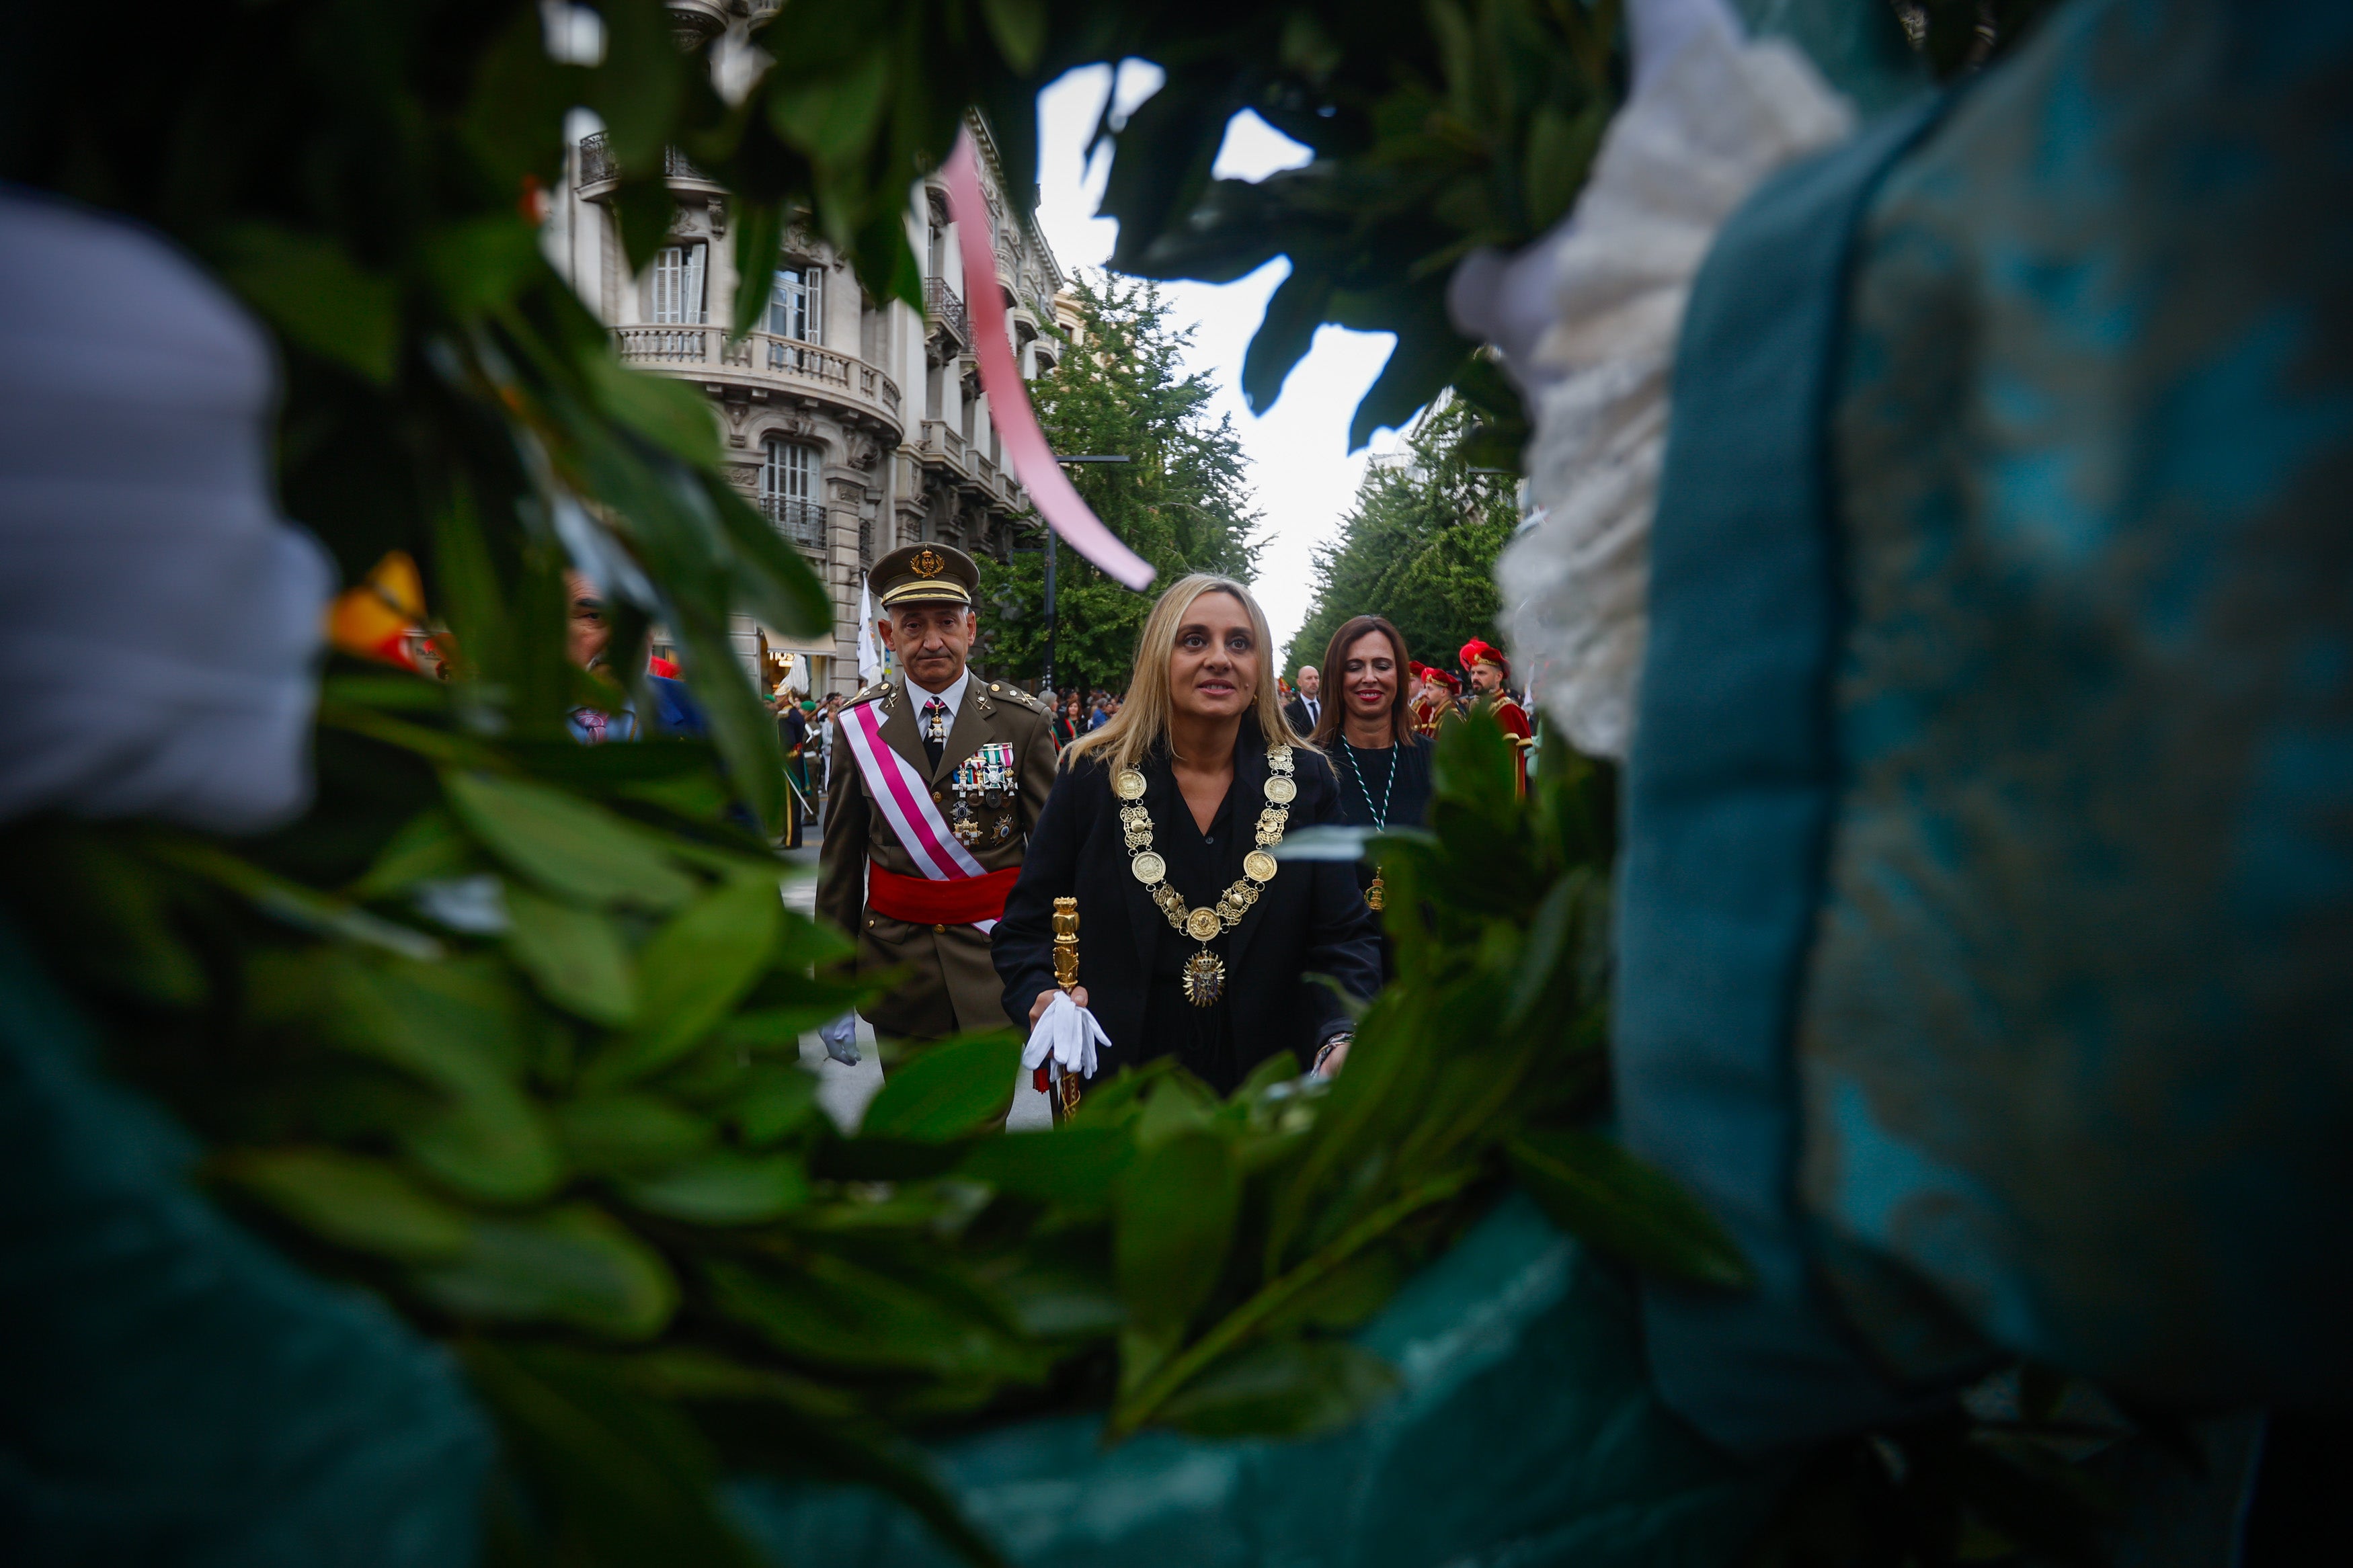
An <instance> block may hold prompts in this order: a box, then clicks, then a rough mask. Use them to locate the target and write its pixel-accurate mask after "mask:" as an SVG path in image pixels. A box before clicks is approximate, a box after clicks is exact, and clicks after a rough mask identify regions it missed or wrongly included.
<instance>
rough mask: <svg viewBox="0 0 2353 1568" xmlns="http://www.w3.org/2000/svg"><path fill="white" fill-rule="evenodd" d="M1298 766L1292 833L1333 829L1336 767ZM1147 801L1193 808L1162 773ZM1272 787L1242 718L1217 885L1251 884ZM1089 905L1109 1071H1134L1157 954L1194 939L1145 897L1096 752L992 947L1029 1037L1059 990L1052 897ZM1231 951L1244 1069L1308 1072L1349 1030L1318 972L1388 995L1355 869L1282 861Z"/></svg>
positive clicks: (1037, 835) (1042, 824)
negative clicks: (1285, 1064)
mask: <svg viewBox="0 0 2353 1568" xmlns="http://www.w3.org/2000/svg"><path fill="white" fill-rule="evenodd" d="M1293 754H1294V755H1295V756H1296V757H1297V758H1298V762H1297V764H1296V777H1297V778H1298V781H1299V795H1298V798H1297V799H1296V800H1295V801H1293V803H1292V807H1291V817H1290V822H1289V826H1288V831H1292V832H1296V831H1298V830H1299V829H1301V828H1303V827H1307V826H1313V825H1314V824H1318V823H1324V822H1331V821H1334V820H1335V819H1336V816H1337V813H1338V808H1339V791H1338V787H1337V784H1336V781H1335V779H1334V777H1333V774H1332V767H1331V764H1330V763H1327V762H1326V761H1325V760H1324V758H1323V756H1322V755H1321V754H1319V753H1317V752H1310V751H1307V750H1304V749H1301V750H1299V751H1297V752H1294V753H1293ZM1145 779H1146V781H1147V786H1148V787H1147V788H1146V790H1145V797H1144V804H1145V805H1146V806H1147V807H1149V808H1150V810H1151V812H1152V815H1153V818H1154V820H1155V822H1166V821H1169V820H1171V814H1172V813H1174V812H1180V811H1183V810H1185V809H1187V808H1186V805H1185V800H1184V796H1183V795H1180V794H1179V793H1178V792H1177V789H1176V775H1175V774H1174V773H1171V772H1170V771H1169V770H1168V767H1167V765H1166V763H1158V764H1156V765H1153V766H1147V767H1146V768H1145ZM1265 784H1266V745H1265V742H1263V741H1261V739H1260V738H1259V731H1258V726H1257V725H1256V724H1255V723H1254V722H1252V721H1250V720H1248V719H1245V720H1244V721H1242V732H1241V736H1240V740H1239V741H1238V742H1237V743H1236V745H1235V748H1234V784H1233V788H1234V795H1233V802H1234V809H1233V824H1234V826H1235V827H1236V828H1237V829H1240V831H1239V832H1237V833H1236V834H1234V835H1233V836H1232V837H1233V838H1236V839H1239V840H1240V842H1239V843H1231V844H1229V846H1228V847H1230V849H1231V854H1230V855H1229V857H1228V859H1229V869H1228V870H1227V872H1226V875H1225V877H1224V879H1222V880H1221V881H1220V884H1219V885H1220V886H1223V885H1225V883H1226V882H1229V881H1231V880H1232V879H1235V878H1239V877H1240V875H1241V859H1242V856H1243V854H1244V853H1245V852H1246V851H1247V850H1248V849H1249V848H1250V847H1254V846H1253V843H1252V839H1251V835H1250V831H1249V827H1250V825H1251V824H1254V823H1256V822H1257V820H1258V814H1259V811H1260V808H1261V806H1262V805H1263V804H1264V801H1263V798H1262V792H1263V790H1264V787H1265ZM1071 894H1076V895H1077V897H1078V900H1079V983H1080V984H1082V985H1084V986H1085V987H1086V988H1087V992H1088V1003H1089V1006H1090V1007H1091V1009H1092V1011H1093V1013H1094V1016H1095V1017H1096V1019H1097V1021H1098V1022H1100V1023H1101V1024H1102V1025H1103V1032H1104V1033H1105V1034H1107V1035H1109V1036H1110V1037H1111V1041H1112V1049H1111V1050H1110V1051H1109V1052H1108V1053H1107V1054H1106V1059H1105V1060H1104V1062H1103V1067H1102V1071H1103V1073H1104V1074H1109V1073H1111V1072H1114V1071H1116V1070H1118V1069H1119V1068H1123V1067H1131V1066H1134V1061H1135V1058H1134V1056H1133V1055H1132V1054H1131V1053H1133V1052H1134V1051H1135V1050H1136V1049H1137V1048H1138V1047H1139V1044H1140V1042H1141V1041H1142V1040H1143V1038H1144V1008H1145V996H1146V994H1147V993H1148V992H1149V990H1150V989H1151V979H1152V967H1153V957H1154V954H1155V952H1156V950H1157V946H1158V944H1159V943H1161V942H1182V943H1184V944H1185V945H1186V946H1187V948H1188V949H1189V948H1190V947H1191V946H1192V945H1193V944H1192V942H1191V940H1190V939H1189V938H1187V937H1186V936H1185V935H1184V934H1183V933H1182V932H1180V931H1176V930H1174V929H1173V928H1171V927H1170V925H1169V924H1168V919H1167V917H1166V915H1164V914H1162V913H1161V912H1160V910H1158V909H1157V908H1155V906H1154V905H1153V902H1152V900H1150V899H1148V898H1146V897H1145V891H1144V885H1143V884H1142V883H1141V882H1138V881H1137V880H1136V879H1135V877H1134V874H1133V873H1132V872H1130V871H1129V869H1128V854H1127V847H1126V842H1125V839H1124V836H1123V835H1122V833H1121V831H1120V826H1119V808H1118V803H1117V802H1116V801H1114V800H1113V798H1112V793H1111V774H1110V772H1109V770H1108V769H1106V768H1105V767H1104V766H1103V763H1102V762H1101V760H1100V757H1099V754H1098V755H1090V756H1086V757H1082V758H1081V759H1080V760H1079V761H1078V762H1077V763H1072V764H1069V765H1066V766H1065V767H1064V768H1063V770H1062V772H1061V773H1060V776H1058V777H1057V778H1056V779H1055V781H1054V789H1053V793H1052V794H1051V795H1049V796H1048V797H1047V799H1046V809H1045V812H1044V814H1043V815H1041V816H1039V819H1038V826H1037V828H1036V829H1035V830H1034V831H1033V832H1032V833H1031V835H1030V837H1029V858H1028V859H1027V860H1026V861H1024V862H1023V864H1022V868H1021V879H1020V881H1018V883H1016V884H1015V885H1014V889H1013V896H1012V897H1011V898H1010V899H1009V900H1007V902H1006V905H1005V918H1004V919H1003V920H1002V921H998V922H997V930H996V932H995V933H994V939H993V942H992V943H991V948H992V956H994V958H995V959H996V961H997V973H999V974H1000V975H1002V976H1004V979H1005V1013H1006V1016H1007V1017H1008V1018H1009V1019H1011V1020H1012V1022H1013V1026H1014V1027H1015V1028H1016V1029H1017V1030H1018V1031H1021V1032H1024V1033H1026V1032H1027V1031H1028V1030H1029V1007H1030V1004H1032V1003H1034V1002H1035V1001H1036V1000H1037V999H1038V993H1039V992H1040V991H1048V990H1051V989H1052V988H1053V984H1054V961H1053V956H1052V955H1053V949H1054V921H1053V914H1054V900H1055V899H1056V898H1057V897H1058V896H1060V897H1068V896H1070V895H1071ZM1214 945H1215V949H1216V951H1218V952H1220V953H1222V954H1224V956H1225V960H1226V977H1227V986H1228V991H1229V1002H1228V1004H1227V1005H1228V1006H1229V1009H1230V1010H1231V1017H1232V1023H1233V1031H1234V1045H1235V1048H1236V1053H1237V1055H1238V1056H1239V1057H1240V1059H1241V1061H1242V1063H1243V1064H1244V1068H1243V1070H1245V1071H1247V1070H1249V1068H1250V1067H1252V1066H1255V1065H1256V1064H1257V1063H1259V1062H1261V1061H1263V1060H1265V1059H1266V1058H1268V1057H1270V1056H1272V1055H1273V1054H1274V1053H1275V1052H1276V1051H1279V1050H1288V1051H1290V1052H1292V1053H1293V1056H1295V1057H1296V1058H1298V1059H1299V1062H1300V1065H1301V1066H1302V1067H1303V1068H1304V1067H1305V1066H1306V1065H1307V1064H1309V1063H1310V1062H1312V1061H1313V1060H1314V1056H1315V1052H1316V1050H1317V1049H1318V1048H1319V1047H1321V1046H1322V1045H1323V1043H1324V1041H1325V1040H1327V1039H1329V1038H1330V1037H1332V1036H1334V1035H1335V1034H1338V1033H1339V1032H1341V1031H1342V1030H1343V1029H1345V1028H1346V1027H1347V1026H1348V1016H1347V1014H1346V1013H1345V1011H1343V1010H1342V1008H1341V1005H1340V1002H1339V999H1338V998H1337V997H1335V996H1334V995H1333V994H1332V993H1331V992H1330V991H1329V990H1327V989H1326V988H1325V987H1324V986H1323V985H1320V984H1315V983H1314V982H1313V981H1309V980H1307V979H1305V978H1303V976H1305V975H1308V974H1328V975H1331V976H1332V977H1333V978H1334V979H1335V980H1337V981H1338V982H1339V983H1340V984H1341V985H1342V986H1343V987H1344V988H1345V989H1346V990H1347V991H1348V992H1349V993H1350V994H1353V995H1356V996H1358V997H1364V998H1369V997H1370V996H1371V995H1372V994H1373V993H1374V992H1376V991H1377V990H1378V989H1379V988H1380V984H1381V960H1380V942H1379V939H1378V935H1377V930H1376V928H1375V926H1374V924H1373V916H1372V911H1370V910H1367V909H1366V908H1365V900H1364V898H1363V896H1362V895H1361V894H1359V893H1358V891H1357V890H1356V868H1355V867H1354V866H1352V865H1349V864H1347V863H1345V862H1344V861H1330V860H1286V861H1284V862H1282V869H1281V870H1280V871H1279V872H1277V873H1276V875H1275V879H1274V880H1273V881H1271V882H1269V883H1268V884H1267V885H1266V890H1265V891H1264V892H1263V893H1262V894H1261V896H1260V898H1259V900H1258V902H1257V903H1256V904H1254V905H1252V906H1251V907H1250V912H1249V913H1248V914H1246V915H1244V916H1243V917H1242V920H1241V923H1240V925H1237V926H1236V927H1235V928H1234V929H1233V930H1232V931H1229V932H1228V933H1227V934H1226V935H1225V936H1224V938H1222V939H1221V940H1220V941H1219V942H1217V943H1215V944H1214Z"/></svg>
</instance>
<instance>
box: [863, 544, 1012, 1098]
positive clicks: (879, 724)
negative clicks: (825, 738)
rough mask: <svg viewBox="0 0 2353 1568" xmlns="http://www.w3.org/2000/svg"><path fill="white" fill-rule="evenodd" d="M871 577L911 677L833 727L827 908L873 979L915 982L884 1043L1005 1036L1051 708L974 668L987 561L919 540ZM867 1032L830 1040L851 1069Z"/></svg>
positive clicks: (883, 686)
mask: <svg viewBox="0 0 2353 1568" xmlns="http://www.w3.org/2000/svg"><path fill="white" fill-rule="evenodd" d="M871 583H872V584H873V586H874V589H875V591H876V592H875V604H876V607H877V609H878V610H879V611H880V615H879V616H878V618H877V619H876V621H875V623H874V629H875V631H876V633H877V635H878V636H880V637H881V638H882V639H883V640H884V641H885V642H886V643H888V644H889V646H890V647H891V649H892V653H893V655H894V656H895V666H896V668H897V671H898V673H897V674H896V675H895V676H894V677H893V678H892V679H890V680H887V681H883V682H881V683H879V684H877V685H874V686H871V687H868V688H867V689H865V690H863V691H860V693H859V694H858V695H857V696H855V697H853V698H851V699H850V700H849V702H847V703H845V704H844V705H843V707H842V709H841V711H840V712H839V714H838V715H836V716H835V718H834V721H833V725H832V728H831V731H830V733H831V737H832V742H833V776H832V778H831V779H830V781H828V787H827V790H826V807H825V847H824V851H823V854H822V855H821V857H820V858H819V863H818V889H817V908H818V913H819V914H821V915H824V916H826V917H827V918H828V919H829V920H831V921H834V923H835V924H837V925H839V926H840V927H841V929H842V930H843V931H848V932H849V933H850V934H851V935H852V936H853V937H854V938H855V939H856V941H857V943H858V957H857V971H858V973H861V974H862V973H874V972H877V971H881V970H886V969H902V970H904V971H905V972H906V977H905V978H904V979H902V981H900V982H899V984H896V985H894V986H893V987H892V990H891V991H890V993H889V994H887V995H885V996H883V997H881V999H879V1000H877V1001H876V1002H874V1003H873V1004H872V1005H870V1006H869V1007H868V1008H867V1009H866V1018H867V1021H868V1022H870V1023H871V1024H872V1025H873V1026H874V1028H875V1030H876V1032H877V1033H879V1034H884V1035H892V1036H898V1037H904V1038H908V1039H916V1040H934V1039H939V1038H942V1037H945V1036H948V1035H953V1034H957V1033H960V1032H962V1031H965V1030H968V1029H1001V1028H1003V1027H1004V1026H1005V1009H1004V989H1005V988H1004V984H1003V983H1002V982H1001V981H999V980H998V978H997V970H996V967H995V965H994V964H992V963H990V961H989V954H988V931H989V929H990V928H991V927H992V926H994V925H995V923H996V921H997V917H998V915H1000V914H1001V913H1002V912H1003V911H1004V908H1005V897H1006V895H1007V894H1008V892H1010V891H1011V890H1012V888H1013V883H1014V880H1015V879H1017V878H1018V876H1019V875H1020V872H1021V858H1022V854H1023V851H1024V850H1025V849H1026V848H1027V847H1028V845H1029V831H1030V829H1031V828H1032V827H1034V826H1037V822H1038V814H1039V812H1040V811H1041V810H1043V809H1044V808H1045V805H1046V794H1047V791H1048V790H1049V789H1050V788H1051V787H1052V785H1053V782H1054V734H1053V728H1052V725H1051V723H1050V719H1049V715H1048V712H1047V710H1046V706H1045V704H1044V703H1042V702H1039V700H1037V699H1036V698H1034V697H1031V696H1030V695H1029V693H1028V692H1026V691H1023V690H1021V689H1019V688H1018V687H1015V686H1012V685H1010V684H1008V683H1005V682H1000V681H991V680H985V679H981V678H980V677H978V676H976V675H975V674H973V673H972V671H971V670H970V669H969V668H967V667H966V660H967V659H968V658H969V657H970V656H971V653H972V644H973V637H974V636H975V634H976V632H977V631H978V629H979V626H978V619H977V617H976V616H975V615H974V613H973V603H974V600H975V598H976V595H978V593H979V590H980V572H979V569H978V568H977V567H976V566H975V565H974V564H973V561H972V557H970V556H969V555H966V554H965V552H962V551H960V550H954V549H950V548H949V547H948V546H946V545H944V544H912V545H908V546H905V547H903V548H902V549H899V550H894V551H892V552H891V553H890V554H888V555H886V556H884V557H883V558H882V559H881V560H880V561H878V562H876V563H874V569H873V574H872V577H871ZM846 1026H847V1027H846ZM853 1027H854V1025H851V1024H850V1022H849V1020H848V1019H847V1018H845V1019H842V1020H838V1021H837V1022H836V1023H835V1024H833V1025H828V1026H827V1027H826V1029H825V1030H823V1031H821V1033H823V1035H824V1036H825V1040H826V1046H827V1048H828V1050H829V1051H831V1052H832V1053H833V1054H834V1055H835V1056H836V1057H837V1058H840V1059H843V1060H847V1061H855V1060H856V1059H857V1053H856V1047H855V1046H854V1045H851V1044H849V1029H850V1028H853Z"/></svg>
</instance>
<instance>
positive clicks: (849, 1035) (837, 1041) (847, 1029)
mask: <svg viewBox="0 0 2353 1568" xmlns="http://www.w3.org/2000/svg"><path fill="white" fill-rule="evenodd" d="M817 1037H818V1039H820V1040H823V1041H824V1042H825V1054H826V1055H827V1056H829V1057H831V1058H833V1059H834V1060H835V1061H838V1062H839V1063H840V1064H841V1065H842V1066H844V1067H850V1068H854V1067H856V1066H857V1065H858V1014H857V1011H856V1010H855V1009H852V1010H851V1011H849V1012H847V1013H844V1014H843V1015H842V1016H840V1017H839V1018H836V1019H835V1020H834V1021H833V1022H832V1023H830V1024H819V1025H818V1026H817Z"/></svg>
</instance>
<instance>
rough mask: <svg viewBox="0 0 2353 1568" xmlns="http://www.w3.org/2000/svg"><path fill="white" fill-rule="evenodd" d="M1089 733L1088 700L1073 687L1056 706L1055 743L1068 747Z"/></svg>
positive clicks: (1063, 694)
mask: <svg viewBox="0 0 2353 1568" xmlns="http://www.w3.org/2000/svg"><path fill="white" fill-rule="evenodd" d="M1086 732H1087V700H1086V698H1085V697H1083V696H1082V695H1081V694H1080V691H1079V689H1078V688H1077V687H1075V686H1073V687H1071V689H1069V690H1068V691H1065V692H1064V693H1062V700H1060V702H1057V703H1055V704H1054V743H1055V744H1056V745H1060V746H1067V745H1069V744H1070V743H1071V742H1073V741H1075V740H1077V739H1078V738H1079V737H1080V736H1081V735H1083V734H1085V733H1086Z"/></svg>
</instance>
